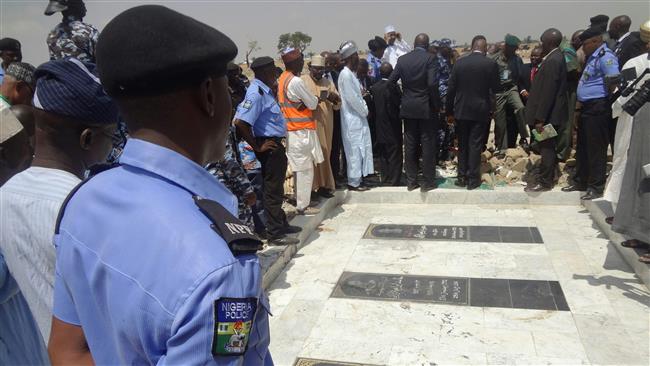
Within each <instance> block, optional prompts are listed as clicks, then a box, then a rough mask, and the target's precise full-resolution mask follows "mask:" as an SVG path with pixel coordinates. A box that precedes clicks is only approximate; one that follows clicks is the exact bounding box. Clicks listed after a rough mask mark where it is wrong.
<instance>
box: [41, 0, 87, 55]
mask: <svg viewBox="0 0 650 366" xmlns="http://www.w3.org/2000/svg"><path fill="white" fill-rule="evenodd" d="M58 12H61V14H62V15H63V19H62V20H61V23H59V24H57V26H56V27H54V29H52V31H51V32H50V34H48V35H47V47H48V48H49V50H50V60H58V59H60V58H65V57H74V58H77V59H79V60H81V61H86V62H93V63H94V62H95V47H96V46H97V37H99V31H98V30H97V28H95V27H93V26H92V25H90V24H88V23H84V21H83V18H84V17H85V16H86V5H85V4H84V2H83V0H51V1H50V2H49V4H48V5H47V8H46V9H45V15H47V16H50V15H52V14H54V13H58Z"/></svg>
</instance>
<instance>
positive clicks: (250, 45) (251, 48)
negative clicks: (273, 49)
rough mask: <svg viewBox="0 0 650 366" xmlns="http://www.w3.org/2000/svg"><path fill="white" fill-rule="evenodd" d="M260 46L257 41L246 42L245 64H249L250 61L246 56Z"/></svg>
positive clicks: (257, 49) (259, 48)
mask: <svg viewBox="0 0 650 366" xmlns="http://www.w3.org/2000/svg"><path fill="white" fill-rule="evenodd" d="M261 49H262V48H261V47H259V46H258V45H257V41H249V42H248V50H247V51H246V66H250V63H249V62H248V57H249V56H250V55H251V54H252V53H253V52H256V51H259V50H261Z"/></svg>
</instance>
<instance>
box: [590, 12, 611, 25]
mask: <svg viewBox="0 0 650 366" xmlns="http://www.w3.org/2000/svg"><path fill="white" fill-rule="evenodd" d="M589 22H590V23H591V26H594V25H598V24H603V23H605V24H607V22H609V17H608V16H607V15H604V14H600V15H596V16H593V17H591V18H589Z"/></svg>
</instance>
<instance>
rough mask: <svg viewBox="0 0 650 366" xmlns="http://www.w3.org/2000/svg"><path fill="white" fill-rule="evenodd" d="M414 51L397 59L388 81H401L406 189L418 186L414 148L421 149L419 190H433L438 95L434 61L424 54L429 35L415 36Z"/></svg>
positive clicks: (436, 63) (401, 115)
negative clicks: (421, 180)
mask: <svg viewBox="0 0 650 366" xmlns="http://www.w3.org/2000/svg"><path fill="white" fill-rule="evenodd" d="M414 46H415V49H414V50H413V51H411V52H409V53H407V54H406V55H403V56H402V57H400V58H399V59H398V60H397V65H396V66H395V70H394V71H393V73H392V74H391V76H390V78H389V81H390V82H392V83H397V81H398V80H402V89H403V91H404V94H403V96H402V105H401V109H400V117H401V118H403V119H404V142H405V145H406V147H405V150H406V157H405V166H406V181H407V189H408V190H409V191H412V190H414V189H416V188H418V187H419V185H418V154H417V151H418V148H419V147H420V146H422V172H423V174H424V183H423V184H422V188H421V191H422V192H428V191H430V190H432V189H435V188H436V183H435V178H436V171H435V166H436V161H435V160H436V152H437V151H438V149H437V148H436V145H437V140H436V131H438V118H437V115H438V114H437V112H438V110H439V109H440V94H439V92H438V80H437V75H438V60H437V59H436V57H435V56H433V55H432V54H430V53H428V52H427V48H428V47H429V36H428V35H426V34H424V33H421V34H418V36H417V37H415V42H414Z"/></svg>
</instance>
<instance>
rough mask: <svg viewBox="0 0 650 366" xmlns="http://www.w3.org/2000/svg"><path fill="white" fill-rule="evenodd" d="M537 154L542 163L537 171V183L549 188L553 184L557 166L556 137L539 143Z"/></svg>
mask: <svg viewBox="0 0 650 366" xmlns="http://www.w3.org/2000/svg"><path fill="white" fill-rule="evenodd" d="M537 146H538V147H539V154H540V155H541V156H542V161H541V162H540V165H539V170H538V171H537V183H539V184H541V185H543V186H544V187H548V188H551V187H553V185H554V184H555V167H556V166H557V152H556V147H557V137H553V138H550V139H546V140H544V141H542V142H539V143H538V145H537Z"/></svg>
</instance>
